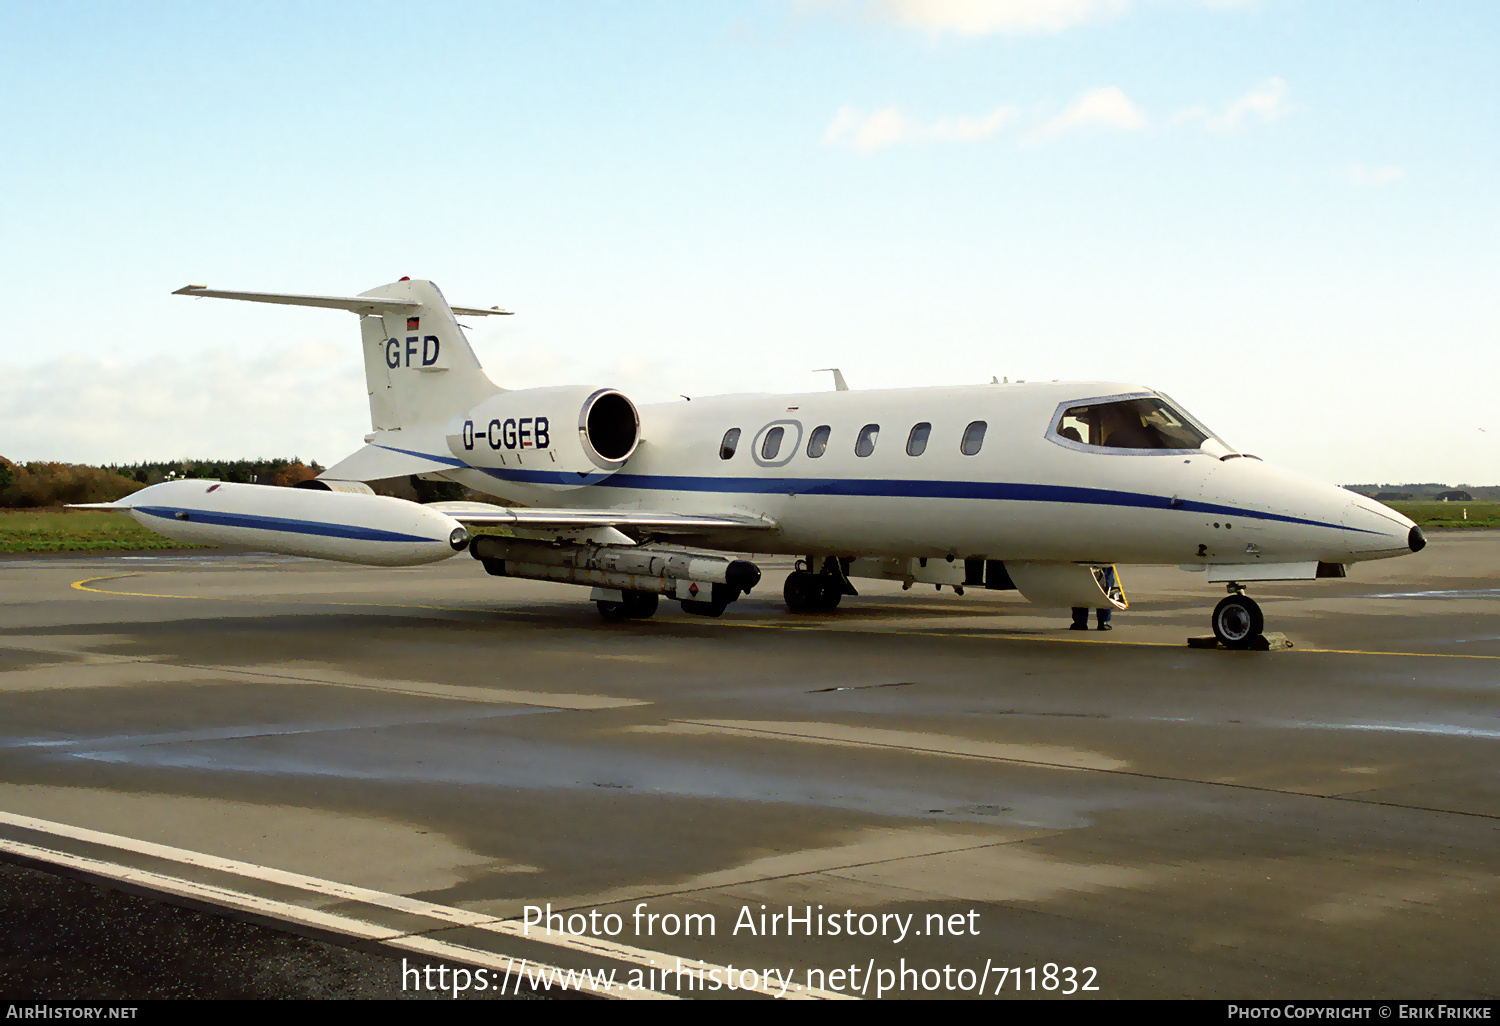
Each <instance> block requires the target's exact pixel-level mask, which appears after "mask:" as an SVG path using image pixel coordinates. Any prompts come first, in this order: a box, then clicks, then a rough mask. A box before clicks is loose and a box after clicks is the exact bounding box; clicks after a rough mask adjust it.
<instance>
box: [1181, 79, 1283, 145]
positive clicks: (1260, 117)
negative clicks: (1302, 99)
mask: <svg viewBox="0 0 1500 1026" xmlns="http://www.w3.org/2000/svg"><path fill="white" fill-rule="evenodd" d="M1290 109H1291V105H1290V104H1289V103H1288V102H1287V87H1286V81H1285V80H1284V79H1280V78H1268V79H1266V80H1265V81H1264V82H1262V83H1261V84H1260V85H1258V86H1256V87H1255V88H1254V89H1252V90H1250V91H1249V92H1248V93H1246V94H1245V95H1244V96H1241V97H1240V98H1239V99H1238V100H1235V101H1233V102H1232V103H1230V104H1228V105H1227V106H1225V107H1224V108H1223V109H1222V110H1219V111H1212V110H1209V109H1208V108H1206V107H1192V108H1190V109H1188V110H1184V111H1181V112H1179V113H1178V114H1176V115H1174V116H1173V118H1172V120H1173V121H1174V122H1184V121H1186V122H1197V123H1199V124H1201V125H1203V126H1205V127H1206V128H1208V129H1210V130H1211V131H1214V132H1233V131H1236V130H1238V129H1239V128H1240V127H1241V126H1243V125H1244V124H1245V122H1247V121H1251V120H1255V121H1275V120H1276V119H1277V118H1281V117H1284V116H1286V114H1287V112H1288V111H1289V110H1290Z"/></svg>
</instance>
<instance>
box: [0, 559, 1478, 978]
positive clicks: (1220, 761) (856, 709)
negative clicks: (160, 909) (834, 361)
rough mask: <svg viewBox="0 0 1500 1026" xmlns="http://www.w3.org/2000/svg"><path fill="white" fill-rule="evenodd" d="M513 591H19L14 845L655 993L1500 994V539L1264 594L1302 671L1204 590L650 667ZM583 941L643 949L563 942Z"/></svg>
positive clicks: (8, 756)
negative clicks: (609, 974) (566, 932)
mask: <svg viewBox="0 0 1500 1026" xmlns="http://www.w3.org/2000/svg"><path fill="white" fill-rule="evenodd" d="M477 569H478V568H477V567H476V566H475V565H474V563H473V561H472V560H468V559H465V558H459V559H454V560H450V561H448V562H447V563H444V564H440V565H437V566H434V567H424V568H414V569H403V570H377V569H368V568H355V567H342V566H336V565H330V564H324V563H318V562H315V561H310V560H298V559H290V558H279V557H255V556H240V555H218V556H208V557H200V556H178V555H172V554H167V555H163V556H159V557H147V558H138V559H119V558H112V559H111V558H83V559H72V560H58V559H49V560H27V559H11V560H4V561H0V628H3V631H4V633H3V634H0V781H3V783H0V814H3V818H0V839H4V840H6V841H7V842H8V843H9V844H10V845H11V847H10V849H9V850H11V852H12V855H17V853H20V855H25V853H26V852H28V851H29V852H31V853H32V854H31V855H29V856H26V857H29V858H39V859H40V860H41V861H46V860H47V858H49V857H53V858H55V860H56V861H57V862H58V863H59V864H63V863H67V864H68V867H69V871H70V872H74V873H77V874H82V875H84V876H89V877H91V878H94V879H115V880H125V881H126V882H127V883H129V885H130V886H133V887H136V888H137V889H139V890H143V891H147V892H150V891H153V890H155V891H158V892H161V893H166V894H171V895H175V896H176V900H190V901H192V902H194V903H195V904H197V905H198V906H199V907H214V904H215V902H219V903H221V904H222V906H223V907H225V908H234V909H236V910H237V913H238V914H241V915H245V914H248V915H252V916H255V917H256V918H258V919H259V920H260V921H261V922H267V923H270V922H285V923H288V924H290V925H291V926H292V928H294V929H297V930H300V931H302V932H313V933H319V934H320V935H324V936H349V937H358V938H359V942H360V943H361V944H365V945H366V946H371V947H373V948H375V949H378V950H382V951H385V952H387V953H388V954H390V955H391V956H393V957H396V958H398V959H399V957H402V956H403V955H404V956H405V957H408V958H411V957H415V956H416V955H417V954H421V955H422V957H425V958H427V959H429V960H430V961H432V962H434V963H436V962H438V961H445V960H446V961H448V962H450V963H455V962H458V961H463V960H465V959H467V964H470V965H474V966H483V965H489V966H491V967H492V971H495V972H500V971H501V970H503V969H504V968H505V966H506V965H507V964H508V965H509V967H510V968H511V969H512V970H514V969H515V966H516V960H518V959H520V958H526V959H529V960H531V961H530V963H529V964H535V963H541V964H545V965H549V966H557V967H560V968H563V969H567V968H591V969H594V968H597V969H600V970H609V969H614V970H616V971H617V972H618V974H619V975H618V979H619V980H621V981H625V980H628V979H630V974H631V973H638V974H643V975H642V976H641V978H640V986H639V987H637V988H636V992H637V993H639V992H642V991H651V992H657V993H677V992H680V985H681V984H682V982H683V981H682V978H678V977H674V978H673V979H672V980H670V981H666V982H665V983H664V982H663V981H661V980H660V979H659V977H657V976H655V975H652V974H653V973H654V972H656V971H657V970H659V969H661V968H664V967H665V968H673V967H675V965H676V964H677V960H678V959H699V960H703V961H704V962H705V963H706V964H707V968H703V969H702V975H701V976H700V978H699V982H700V984H704V985H706V983H705V981H709V980H712V979H717V980H718V981H720V983H721V984H722V982H723V981H724V980H726V979H729V978H730V977H729V976H728V975H727V973H726V972H725V970H727V969H728V967H729V966H731V965H732V966H734V967H735V970H736V971H737V972H740V973H743V972H744V971H746V970H753V971H754V973H755V974H757V979H758V980H759V984H760V985H759V989H758V990H753V991H751V993H752V994H758V993H770V994H775V993H777V992H778V989H779V988H780V987H781V986H782V981H794V982H795V984H796V985H797V986H801V987H804V988H805V987H806V986H811V987H812V988H814V989H815V990H818V991H821V992H822V993H824V994H838V993H847V992H850V991H854V992H862V993H863V994H864V995H865V996H870V997H874V996H876V995H877V994H878V993H879V994H882V996H890V997H896V996H906V997H913V996H922V997H934V996H944V995H951V996H966V994H967V996H972V995H973V993H975V992H976V991H980V990H982V991H983V992H984V993H987V994H994V993H996V992H997V991H998V992H999V993H1002V994H1004V995H1007V996H1023V997H1030V996H1053V995H1058V994H1060V993H1062V992H1063V991H1066V990H1068V989H1074V990H1079V991H1080V993H1081V994H1082V995H1087V996H1102V997H1178V996H1184V997H1276V998H1282V997H1374V996H1393V995H1400V996H1405V997H1418V996H1433V997H1439V996H1440V997H1450V998H1460V997H1485V996H1494V995H1495V994H1496V992H1497V991H1500V974H1497V971H1496V968H1495V967H1496V964H1497V959H1496V955H1497V954H1500V944H1497V942H1496V940H1495V939H1494V933H1493V929H1492V924H1493V922H1494V920H1495V913H1496V911H1497V904H1500V902H1497V890H1500V882H1497V881H1500V876H1497V872H1496V871H1497V869H1500V844H1497V841H1500V830H1497V827H1500V769H1497V760H1496V755H1497V752H1500V715H1497V714H1500V704H1497V701H1496V700H1497V696H1500V592H1497V589H1496V586H1495V585H1496V581H1497V580H1500V533H1496V532H1476V533H1473V534H1467V535H1456V534H1455V535H1438V536H1436V537H1435V538H1434V539H1433V541H1432V544H1431V545H1429V546H1428V548H1427V549H1426V550H1425V551H1424V552H1422V553H1420V554H1418V555H1416V556H1412V557H1408V558H1403V559H1397V560H1390V561H1386V562H1383V563H1377V564H1366V565H1361V566H1356V567H1355V568H1353V570H1352V571H1351V577H1350V578H1349V579H1346V580H1341V581H1321V582H1317V583H1315V584H1314V583H1309V584H1297V585H1266V586H1260V587H1256V588H1253V589H1252V590H1251V594H1252V595H1253V596H1254V597H1256V598H1257V599H1258V600H1259V601H1260V602H1261V603H1262V605H1263V607H1264V608H1265V611H1266V616H1267V627H1268V629H1270V630H1281V631H1285V632H1286V633H1287V634H1288V635H1289V636H1290V637H1291V638H1292V639H1293V641H1294V643H1295V645H1296V647H1295V648H1294V649H1292V650H1290V651H1283V652H1270V653H1229V652H1223V651H1203V650H1194V649H1188V648H1187V647H1186V646H1185V644H1184V642H1185V639H1186V638H1187V637H1188V636H1189V635H1197V634H1205V633H1208V630H1207V619H1208V612H1209V610H1211V608H1212V606H1213V603H1214V602H1216V601H1217V600H1218V598H1219V597H1220V596H1221V595H1222V590H1221V589H1219V588H1217V587H1211V586H1207V585H1204V584H1202V583H1201V581H1200V580H1199V578H1198V576H1197V575H1192V574H1187V573H1182V572H1179V571H1175V570H1169V569H1168V570H1156V569H1152V570H1147V569H1139V570H1138V569H1135V568H1126V569H1125V571H1124V574H1123V579H1124V584H1125V587H1126V589H1127V592H1128V593H1129V594H1130V596H1131V599H1132V608H1131V610H1130V611H1129V612H1127V613H1124V614H1120V615H1118V616H1117V617H1116V618H1115V625H1116V629H1115V630H1114V631H1112V632H1110V633H1108V634H1101V633H1096V632H1093V631H1090V632H1088V633H1087V634H1083V633H1075V632H1070V631H1068V630H1066V629H1065V628H1066V625H1067V619H1068V617H1067V613H1066V611H1065V610H1064V611H1038V610H1036V609H1034V608H1032V607H1029V606H1027V605H1026V604H1024V603H1023V602H1021V601H1019V600H1018V599H1016V598H1014V597H1012V596H1007V595H1005V594H997V593H985V592H979V593H976V592H974V591H972V590H971V591H970V592H969V593H968V594H967V595H965V596H963V597H958V596H954V595H952V594H951V593H950V592H948V591H944V592H943V593H941V594H935V593H934V592H933V591H932V590H931V589H930V588H927V589H925V590H923V589H922V588H921V586H919V587H918V589H915V590H913V591H911V592H905V593H903V592H902V591H901V590H900V589H899V587H898V586H885V585H868V586H867V585H866V583H865V582H858V583H859V584H860V586H861V589H862V591H865V592H866V594H865V595H864V596H862V597H860V598H857V599H848V600H846V602H845V604H844V606H843V608H841V609H840V610H839V611H838V612H837V613H834V614H831V615H818V616H799V617H793V616H791V615H790V614H788V613H786V612H785V610H784V608H783V607H782V605H781V603H780V601H779V582H780V580H781V577H782V576H783V575H784V569H781V570H779V571H778V569H777V568H776V567H774V566H772V565H767V566H766V569H767V574H766V579H767V580H766V585H765V586H763V587H762V588H761V589H758V590H757V592H756V593H755V594H754V595H752V596H750V597H749V598H747V599H744V600H742V601H741V602H740V603H738V604H737V605H735V606H733V607H731V609H730V611H729V612H728V613H727V614H726V615H725V616H724V617H723V618H722V619H719V620H711V619H704V618H699V617H692V616H688V615H685V614H683V613H681V612H680V611H679V610H678V609H677V608H676V606H675V605H674V604H667V603H663V606H662V612H661V613H660V614H658V616H657V618H656V619H654V620H652V621H649V622H626V623H613V624H607V623H604V622H602V621H601V620H600V619H599V618H598V617H597V615H596V614H595V613H594V611H593V608H592V606H591V605H589V604H588V603H587V602H585V601H583V600H582V599H583V597H584V595H585V593H584V592H583V591H582V590H581V589H576V590H575V589H569V588H567V587H564V586H558V585H547V584H539V583H535V584H534V583H527V582H513V581H501V580H496V579H493V578H488V577H485V576H484V575H483V574H481V573H478V572H477ZM38 850H40V851H43V852H50V853H54V854H53V855H52V856H37V855H36V854H35V853H36V851H38ZM200 856H201V857H200ZM17 857H19V856H17ZM68 860H71V862H69V861H68ZM132 874H134V876H132ZM127 878H128V879H127ZM549 903H550V905H551V906H552V908H553V910H554V911H562V910H566V911H568V912H573V913H578V914H580V915H581V916H582V917H585V918H586V917H587V916H588V914H589V913H591V912H594V913H597V914H596V915H595V917H594V924H595V926H598V925H599V924H600V922H601V921H603V920H604V919H605V917H607V916H608V915H609V914H610V913H614V914H615V915H617V916H618V917H619V918H618V920H617V922H618V925H619V930H618V931H617V932H614V933H612V934H609V935H608V936H605V937H604V939H605V940H606V941H608V942H610V943H611V944H613V945H615V946H614V947H609V946H607V945H606V946H602V947H601V946H599V945H592V944H591V943H589V942H588V940H587V938H578V937H570V936H563V935H561V934H558V935H554V936H552V937H547V936H545V935H543V936H538V935H537V934H536V933H535V932H532V933H531V935H530V936H519V935H518V934H520V933H522V932H524V931H522V930H521V929H520V928H519V927H518V926H516V925H515V924H517V923H519V922H521V921H522V920H523V919H524V916H525V914H526V913H525V909H526V907H527V906H546V905H547V904H549ZM762 906H765V908H764V909H763V908H762ZM788 906H790V907H791V908H792V909H793V915H794V917H798V918H797V919H796V920H795V921H793V922H792V923H791V924H790V927H791V929H790V932H791V934H792V935H790V936H789V935H788V923H787V921H786V919H785V915H786V913H787V909H788ZM820 906H821V907H820ZM638 910H640V911H641V912H642V915H641V916H640V917H637V916H636V912H637V911H638ZM762 913H764V914H765V915H767V916H770V915H772V914H775V913H781V914H782V915H783V919H782V920H780V921H774V920H766V921H764V926H765V929H762V928H761V927H762V920H761V919H760V918H759V917H760V916H761V915H762ZM653 914H654V915H656V916H657V917H658V918H657V919H655V920H651V919H650V918H649V917H650V916H651V915H653ZM688 916H696V917H697V918H695V919H691V920H688V919H686V918H685V917H688ZM800 917H805V922H804V921H803V920H802V919H801V918H800ZM610 922H612V923H613V922H616V921H610ZM710 924H712V926H713V928H714V930H713V934H712V935H711V936H709V935H706V934H707V931H708V926H709V925H710ZM737 926H738V929H736V927H737ZM773 930H774V932H773ZM595 932H596V933H599V934H601V935H603V934H604V931H602V930H597V929H596V930H595ZM851 932H852V935H851ZM808 934H811V935H810V936H809V935H808ZM466 952H467V953H469V954H465V953H466ZM474 953H477V955H476V954H474ZM486 958H488V959H489V961H485V960H484V959H486ZM506 959H509V960H510V961H509V963H507V962H506ZM903 960H904V961H903ZM1048 965H1051V966H1053V967H1054V968H1053V969H1051V970H1049V969H1048V968H1047V966H1048ZM768 970H774V971H775V973H774V975H772V976H770V977H767V976H766V975H765V973H766V971H768ZM903 970H910V972H906V973H903ZM185 971H186V970H185ZM714 973H717V976H714V975H713V974H714ZM924 973H925V975H924ZM1070 981H1071V982H1070ZM668 984H670V985H668ZM1085 985H1088V986H1092V987H1095V988H1097V989H1096V990H1088V991H1082V989H1081V988H1082V987H1083V986H1085ZM785 992H786V993H789V994H790V993H797V992H798V991H795V990H793V989H791V988H790V987H788V988H787V989H786V991H785ZM617 993H618V995H619V996H632V995H631V994H627V993H624V988H623V987H622V988H619V989H618V990H617ZM690 993H698V991H690ZM743 993H744V992H742V991H736V992H734V993H733V994H731V992H729V991H728V989H727V988H726V987H722V986H721V989H720V990H719V991H710V992H709V993H708V995H707V996H739V995H740V994H743ZM62 996H66V995H62ZM78 996H82V995H78Z"/></svg>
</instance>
